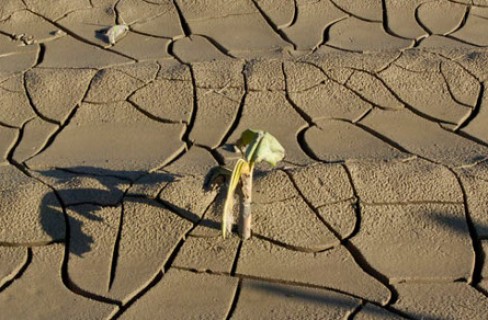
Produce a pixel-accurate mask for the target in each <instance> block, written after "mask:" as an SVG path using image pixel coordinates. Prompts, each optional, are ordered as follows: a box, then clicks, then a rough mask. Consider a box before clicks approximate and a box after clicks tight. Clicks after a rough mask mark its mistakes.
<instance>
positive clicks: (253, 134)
mask: <svg viewBox="0 0 488 320" xmlns="http://www.w3.org/2000/svg"><path fill="white" fill-rule="evenodd" d="M260 132H261V133H262V131H260V130H253V129H247V130H245V131H244V132H242V133H241V137H240V138H239V139H238V140H237V142H236V147H238V148H239V149H241V150H242V149H243V148H246V147H247V146H248V145H249V144H251V143H252V142H253V141H255V140H256V139H257V137H258V136H259V133H260Z"/></svg>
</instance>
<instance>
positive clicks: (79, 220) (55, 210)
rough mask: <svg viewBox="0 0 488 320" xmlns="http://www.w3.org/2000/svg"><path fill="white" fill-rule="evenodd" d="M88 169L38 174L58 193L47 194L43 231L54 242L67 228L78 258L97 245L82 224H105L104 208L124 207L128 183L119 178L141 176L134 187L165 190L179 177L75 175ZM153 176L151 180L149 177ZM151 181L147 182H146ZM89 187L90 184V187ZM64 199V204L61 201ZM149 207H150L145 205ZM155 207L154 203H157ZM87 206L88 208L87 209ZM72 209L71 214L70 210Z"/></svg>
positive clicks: (139, 198)
mask: <svg viewBox="0 0 488 320" xmlns="http://www.w3.org/2000/svg"><path fill="white" fill-rule="evenodd" d="M85 169H86V168H70V169H69V171H64V170H46V171H38V172H37V173H38V174H39V175H38V178H40V179H41V180H44V181H48V182H49V184H50V185H53V186H54V187H55V189H56V193H57V195H56V194H55V193H54V192H50V193H48V194H46V195H45V196H44V198H43V200H42V202H41V208H40V222H41V225H42V227H43V229H44V231H45V232H46V233H47V234H49V235H50V236H51V237H52V238H53V239H60V238H62V236H60V232H61V230H62V229H65V227H68V229H67V230H69V231H67V232H66V233H65V235H64V237H66V238H68V237H70V236H72V235H76V237H77V238H76V241H67V243H68V245H69V251H70V253H72V254H75V255H77V256H82V255H83V254H85V253H87V252H89V251H90V250H91V245H92V243H93V242H94V239H93V237H92V235H90V234H88V233H87V232H84V231H83V220H90V221H96V222H99V223H104V221H103V218H101V217H99V216H98V215H97V211H98V210H99V209H101V208H102V207H104V206H110V207H117V206H121V205H122V200H123V199H124V194H125V190H124V189H125V188H127V187H128V186H129V182H128V181H127V180H124V179H120V178H117V177H121V176H140V177H143V178H142V179H138V180H136V181H135V182H134V183H133V185H132V186H143V187H144V185H149V184H159V185H161V187H162V188H164V185H165V184H167V183H170V182H174V181H176V180H177V179H178V176H177V175H174V174H170V173H167V172H155V173H149V174H148V173H147V172H134V171H131V172H126V171H112V170H106V169H99V168H94V170H92V171H96V172H97V174H96V175H93V174H84V173H76V172H83V171H86V170H85ZM149 176H150V177H149ZM145 177H149V178H148V179H144V178H145ZM87 178H88V179H90V180H91V182H90V183H91V184H93V183H97V187H98V188H94V187H90V186H88V187H87V186H86V185H87V183H84V182H83V180H84V179H87ZM88 184H89V183H88ZM58 196H59V198H61V201H62V204H61V203H60V202H59V200H58ZM125 201H144V197H143V196H142V195H137V194H136V195H134V196H131V197H126V198H125ZM146 203H151V202H150V201H146ZM152 203H155V202H154V201H153V202H152ZM84 204H86V205H84ZM68 209H69V210H68ZM62 212H66V214H67V216H68V221H64V225H61V223H60V222H61V221H63V219H60V217H59V215H60V214H62Z"/></svg>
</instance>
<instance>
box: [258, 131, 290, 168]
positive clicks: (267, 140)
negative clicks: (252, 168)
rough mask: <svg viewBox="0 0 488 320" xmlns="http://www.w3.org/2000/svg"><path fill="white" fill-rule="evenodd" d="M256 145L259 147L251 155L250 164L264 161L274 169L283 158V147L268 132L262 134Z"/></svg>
mask: <svg viewBox="0 0 488 320" xmlns="http://www.w3.org/2000/svg"><path fill="white" fill-rule="evenodd" d="M258 143H259V145H258V146H257V147H256V148H255V151H254V152H253V153H252V159H251V163H254V162H261V161H266V162H267V163H269V164H270V165H272V166H273V167H274V166H276V164H277V163H278V162H279V161H281V160H283V158H284V157H285V149H284V148H283V146H282V145H281V144H280V143H279V142H278V140H277V139H276V138H275V137H273V136H272V135H271V134H269V133H268V132H264V134H263V136H262V137H261V139H260V141H259V142H258Z"/></svg>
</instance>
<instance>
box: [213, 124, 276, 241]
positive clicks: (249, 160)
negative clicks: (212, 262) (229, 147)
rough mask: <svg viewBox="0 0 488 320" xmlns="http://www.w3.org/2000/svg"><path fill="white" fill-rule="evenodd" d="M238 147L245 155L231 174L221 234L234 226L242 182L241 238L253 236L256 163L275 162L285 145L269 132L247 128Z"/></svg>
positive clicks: (223, 234)
mask: <svg viewBox="0 0 488 320" xmlns="http://www.w3.org/2000/svg"><path fill="white" fill-rule="evenodd" d="M236 146H237V148H239V150H240V151H241V153H242V156H243V158H241V159H239V160H237V163H236V164H235V166H234V170H232V173H231V174H230V180H229V185H228V189H227V196H226V199H225V204H224V212H223V215H222V236H223V237H224V238H225V237H226V236H227V233H230V232H231V229H232V209H233V207H234V203H233V200H234V194H235V192H236V190H237V187H238V186H239V185H240V191H241V192H240V194H239V196H240V197H241V203H240V204H241V206H240V211H239V235H240V236H241V238H242V239H244V240H245V239H249V237H250V236H251V218H252V215H251V201H252V177H253V170H254V166H255V164H256V163H259V162H261V161H266V162H268V163H269V164H270V165H272V166H275V165H276V164H277V163H278V162H279V161H281V160H282V159H283V158H284V156H285V149H284V148H283V147H282V146H281V144H280V143H279V142H278V140H277V139H276V138H275V137H273V136H272V135H271V134H269V133H268V132H264V131H261V130H251V129H248V130H246V131H244V132H243V133H242V135H241V137H240V138H239V140H237V143H236Z"/></svg>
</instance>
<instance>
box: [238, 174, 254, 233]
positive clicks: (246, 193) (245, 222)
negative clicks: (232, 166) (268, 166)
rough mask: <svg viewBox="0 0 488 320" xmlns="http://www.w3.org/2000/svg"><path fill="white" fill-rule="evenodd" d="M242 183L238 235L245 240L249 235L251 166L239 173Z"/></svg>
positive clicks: (250, 219)
mask: <svg viewBox="0 0 488 320" xmlns="http://www.w3.org/2000/svg"><path fill="white" fill-rule="evenodd" d="M241 183H242V189H241V191H242V192H241V194H242V201H241V210H240V215H239V235H240V237H241V239H242V240H247V239H249V238H250V237H251V221H252V214H251V201H252V197H251V195H252V168H249V167H248V170H246V171H243V172H242V175H241Z"/></svg>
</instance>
